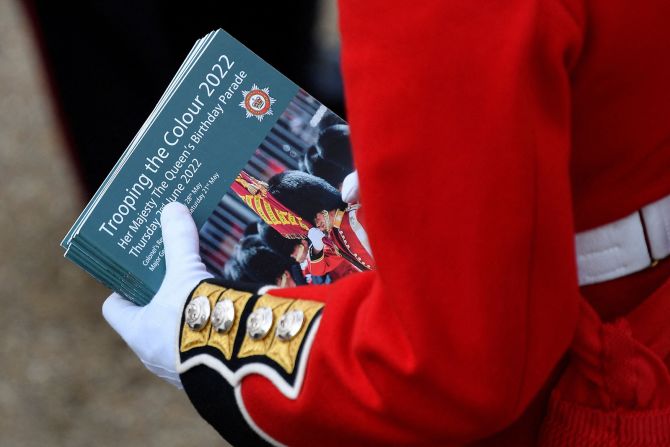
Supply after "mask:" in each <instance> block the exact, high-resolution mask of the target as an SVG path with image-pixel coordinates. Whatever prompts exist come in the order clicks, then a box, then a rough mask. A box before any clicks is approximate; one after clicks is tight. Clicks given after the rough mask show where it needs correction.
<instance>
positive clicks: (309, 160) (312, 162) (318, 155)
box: [300, 124, 354, 188]
mask: <svg viewBox="0 0 670 447" xmlns="http://www.w3.org/2000/svg"><path fill="white" fill-rule="evenodd" d="M300 169H301V170H302V171H305V172H307V173H308V174H312V175H315V176H317V177H321V178H322V179H324V180H325V181H327V182H328V183H330V184H331V185H332V186H334V187H335V188H339V187H340V185H341V184H342V181H343V180H344V177H346V176H347V175H349V174H350V173H351V172H353V170H354V162H353V159H352V156H351V141H350V140H349V126H347V125H346V124H336V125H334V126H330V127H327V128H325V129H324V130H322V131H321V133H320V134H319V138H318V140H317V142H316V144H314V145H313V146H310V147H309V148H308V149H307V151H306V152H305V155H304V156H303V158H302V160H300Z"/></svg>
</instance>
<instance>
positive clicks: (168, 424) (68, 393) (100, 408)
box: [0, 0, 222, 447]
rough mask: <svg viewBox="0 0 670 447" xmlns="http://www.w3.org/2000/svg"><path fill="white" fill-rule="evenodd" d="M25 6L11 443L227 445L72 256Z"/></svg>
mask: <svg viewBox="0 0 670 447" xmlns="http://www.w3.org/2000/svg"><path fill="white" fill-rule="evenodd" d="M26 25H27V24H26V20H25V17H24V15H23V11H22V9H21V8H20V7H19V6H18V5H17V4H15V3H14V2H13V1H10V0H0V208H1V212H0V230H1V231H0V247H1V248H2V256H3V258H2V261H0V446H3V447H4V446H75V447H76V446H86V447H90V446H161V447H168V446H184V445H189V446H209V445H221V444H222V442H221V441H220V440H219V438H218V437H217V436H216V435H215V434H214V432H213V431H212V430H211V429H210V428H209V426H207V425H206V424H205V423H204V422H202V421H201V420H200V419H199V418H198V416H197V414H196V413H195V410H194V409H193V408H192V407H191V406H190V403H189V402H188V401H187V399H186V397H185V395H183V393H181V392H179V391H177V390H175V389H174V388H172V387H171V386H170V385H168V384H165V383H163V382H162V381H160V380H158V379H155V378H154V377H153V376H152V375H151V374H150V373H149V372H147V371H146V370H144V368H143V367H142V366H141V365H139V363H138V361H137V360H136V359H135V357H134V356H133V355H132V354H131V352H130V350H129V349H127V348H126V346H125V345H124V344H123V343H122V342H121V341H120V339H119V338H118V337H117V336H116V334H115V333H113V332H112V330H111V329H109V328H108V327H107V325H106V324H105V322H104V321H103V319H102V317H101V315H100V306H101V305H102V301H103V299H104V297H105V296H106V295H107V294H108V292H107V291H106V290H105V289H104V288H103V287H101V286H98V285H97V284H96V283H94V282H93V280H91V279H89V278H88V277H87V276H86V275H85V274H84V273H83V272H81V271H80V270H79V269H78V268H76V267H75V266H74V265H73V264H71V263H69V262H67V261H65V260H63V259H62V252H61V249H60V247H59V246H58V243H59V242H60V239H61V238H62V236H63V235H64V234H65V232H66V231H67V229H68V227H69V225H70V224H71V223H72V222H73V221H74V218H75V217H76V214H77V213H78V212H79V210H80V209H81V208H82V207H83V203H82V202H81V199H80V197H79V195H78V191H77V188H76V184H75V182H74V179H73V173H72V170H71V169H70V167H69V166H68V164H67V160H66V158H65V150H64V149H63V139H62V137H61V135H59V133H58V131H57V129H56V127H55V123H54V117H53V114H52V110H51V106H50V104H49V103H48V102H47V94H46V88H45V83H44V78H43V76H42V74H41V73H42V71H41V67H40V66H39V61H38V60H37V58H36V54H35V48H34V42H33V41H32V38H31V36H29V35H28V34H27V26H26Z"/></svg>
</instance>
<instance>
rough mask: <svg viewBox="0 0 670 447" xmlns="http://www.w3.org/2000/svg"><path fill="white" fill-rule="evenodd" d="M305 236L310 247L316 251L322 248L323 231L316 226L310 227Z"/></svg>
mask: <svg viewBox="0 0 670 447" xmlns="http://www.w3.org/2000/svg"><path fill="white" fill-rule="evenodd" d="M307 238H309V241H310V242H311V243H312V248H313V249H314V251H316V252H317V253H318V252H320V251H321V250H323V231H321V230H319V229H318V228H316V227H312V228H310V229H309V231H308V232H307Z"/></svg>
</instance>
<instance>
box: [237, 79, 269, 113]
mask: <svg viewBox="0 0 670 447" xmlns="http://www.w3.org/2000/svg"><path fill="white" fill-rule="evenodd" d="M242 95H243V96H244V101H242V102H241V103H240V107H242V108H243V109H245V110H246V111H247V118H251V117H256V118H257V119H258V121H263V118H264V117H265V115H272V104H274V103H275V101H276V100H275V99H274V98H273V97H272V96H270V89H269V88H268V87H265V88H262V89H261V88H258V86H257V85H256V84H254V85H252V86H251V90H249V91H246V90H242Z"/></svg>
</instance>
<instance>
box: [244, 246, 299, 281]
mask: <svg viewBox="0 0 670 447" xmlns="http://www.w3.org/2000/svg"><path fill="white" fill-rule="evenodd" d="M235 259H236V261H237V266H238V267H239V268H240V269H241V270H242V277H243V278H247V279H248V280H250V281H251V282H254V283H257V284H276V283H277V280H278V279H279V278H281V276H282V274H284V272H286V271H288V272H289V273H290V272H291V267H292V266H293V264H294V263H295V261H293V259H292V258H290V257H288V256H283V255H280V254H279V253H277V252H276V251H273V250H272V249H270V248H269V247H267V246H264V245H259V246H252V247H247V248H243V249H240V250H239V251H238V252H237V253H236V257H235Z"/></svg>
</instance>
